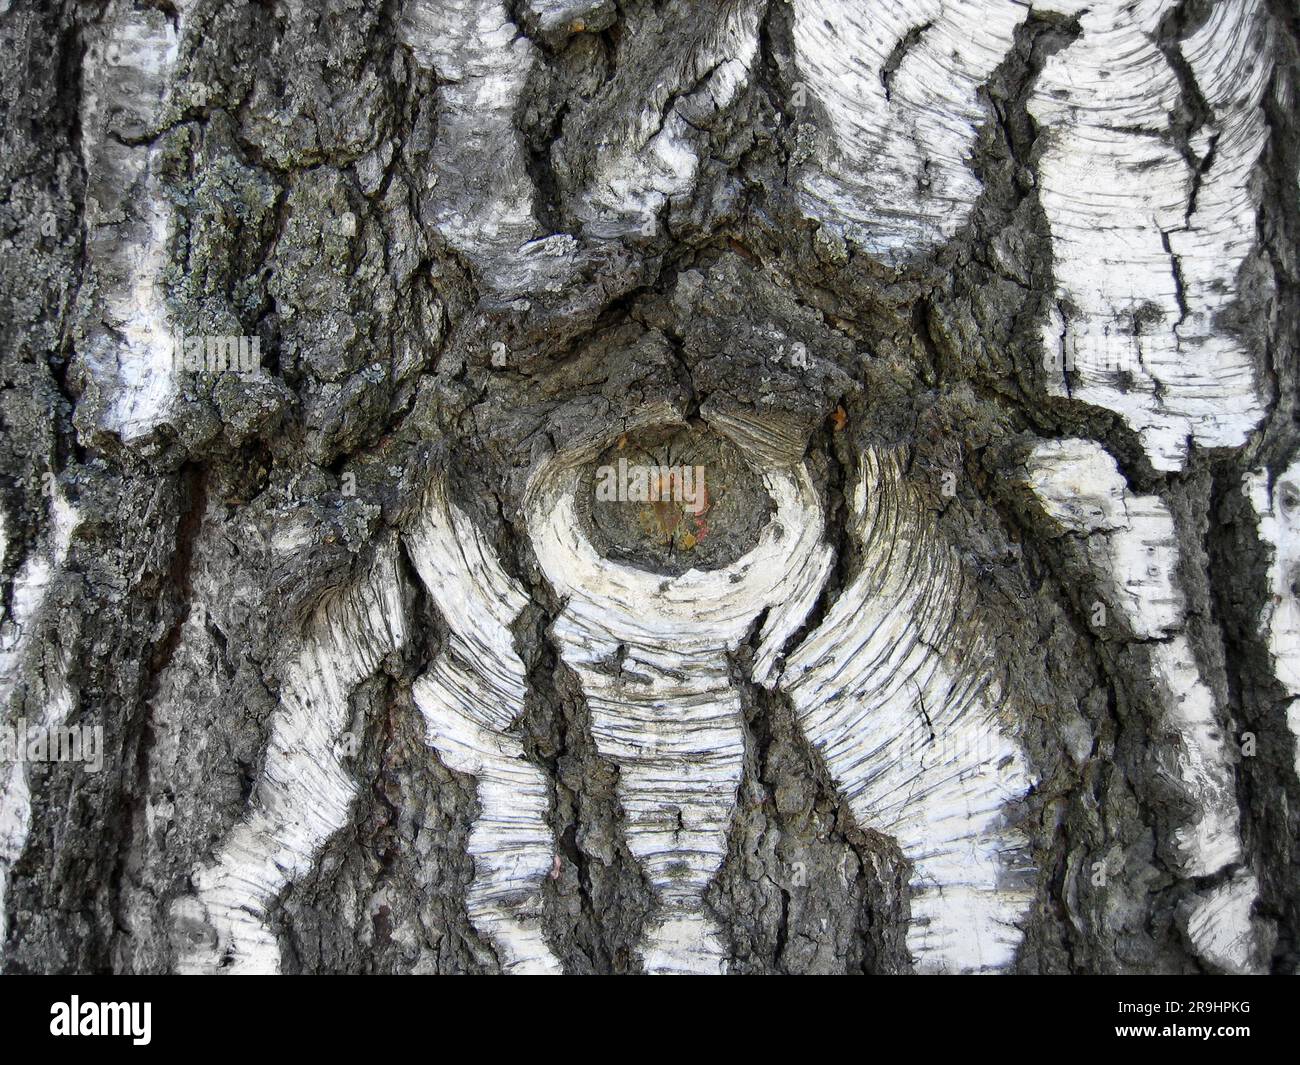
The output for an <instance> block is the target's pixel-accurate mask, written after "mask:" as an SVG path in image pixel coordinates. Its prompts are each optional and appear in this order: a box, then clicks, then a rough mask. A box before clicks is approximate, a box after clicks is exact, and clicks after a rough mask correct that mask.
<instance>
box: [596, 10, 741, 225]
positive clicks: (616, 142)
mask: <svg viewBox="0 0 1300 1065" xmlns="http://www.w3.org/2000/svg"><path fill="white" fill-rule="evenodd" d="M760 15H761V9H760V6H759V5H758V4H755V3H753V2H751V0H743V2H741V3H732V4H730V5H729V6H728V8H727V10H726V11H725V14H724V15H723V16H722V17H721V18H720V19H718V20H717V22H716V24H715V25H713V26H710V27H709V30H708V32H707V33H706V34H705V36H704V38H703V39H702V40H701V41H699V42H698V43H697V44H696V45H695V46H694V47H693V48H692V49H690V51H689V52H688V54H687V56H686V58H685V59H684V60H682V61H678V62H676V63H675V66H674V69H672V70H670V71H665V72H663V73H662V74H661V75H660V76H659V77H658V78H657V79H656V80H655V81H654V82H653V83H652V85H651V86H650V89H649V99H648V100H647V102H646V105H645V107H644V108H642V109H641V111H640V112H639V113H637V114H635V115H633V116H632V117H631V118H630V119H629V120H628V123H627V126H626V128H625V129H623V130H622V131H621V132H620V134H619V135H617V136H616V137H614V138H612V140H611V142H609V143H603V144H601V145H600V148H601V151H600V158H599V160H598V170H597V172H596V174H595V177H594V178H593V180H592V183H591V186H590V187H589V188H588V189H587V190H586V192H585V193H584V195H583V197H582V200H581V202H580V204H579V207H578V214H579V216H580V217H581V218H582V220H583V231H584V232H585V233H587V234H588V235H590V236H594V237H601V238H616V237H621V236H626V235H629V234H634V233H639V234H640V235H641V236H646V237H649V236H653V235H654V234H655V232H656V231H657V229H658V218H659V216H660V215H661V213H662V212H663V211H664V210H665V208H666V207H667V205H668V203H669V201H670V200H671V199H673V198H674V197H679V196H683V195H685V194H686V193H688V192H689V191H690V189H691V187H692V185H693V184H694V182H695V175H696V171H697V170H698V168H699V155H698V152H697V151H696V149H695V147H694V141H695V140H697V139H698V137H699V133H698V131H699V130H700V129H705V128H707V127H708V125H709V124H710V123H711V122H712V121H713V119H714V118H715V117H716V116H717V114H718V113H719V112H721V111H723V110H725V109H726V108H727V107H728V106H730V104H731V102H732V101H733V100H734V99H735V98H736V96H737V95H738V94H739V92H740V90H741V89H742V88H744V86H745V84H746V83H747V82H748V80H749V76H750V72H751V70H752V69H753V65H754V61H755V59H756V58H757V57H758V43H759V42H758V26H759V18H760ZM708 17H712V16H708Z"/></svg>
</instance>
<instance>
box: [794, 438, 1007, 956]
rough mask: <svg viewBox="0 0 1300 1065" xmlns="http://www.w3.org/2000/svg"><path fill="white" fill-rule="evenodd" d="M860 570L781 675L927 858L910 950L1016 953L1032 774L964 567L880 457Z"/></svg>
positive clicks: (825, 743) (825, 749)
mask: <svg viewBox="0 0 1300 1065" xmlns="http://www.w3.org/2000/svg"><path fill="white" fill-rule="evenodd" d="M852 506H853V512H852V524H851V528H850V531H851V534H852V535H853V537H854V538H855V539H856V540H857V541H858V543H859V545H860V547H861V550H862V558H863V563H862V568H861V571H860V572H859V573H858V574H857V575H856V576H855V577H854V578H853V579H852V580H851V581H850V582H849V584H848V585H847V586H846V587H845V588H844V590H843V591H842V592H841V594H840V596H839V598H838V599H837V600H836V602H835V604H834V605H833V606H832V607H831V609H830V611H829V612H828V613H827V615H826V618H825V620H824V621H823V622H822V623H821V624H820V625H819V626H818V627H817V628H816V629H815V630H814V631H813V632H812V633H810V634H809V636H808V637H807V638H806V639H805V640H804V641H803V643H801V644H800V645H799V647H798V648H797V649H796V650H795V651H794V652H793V653H792V654H791V655H790V658H789V660H788V662H787V664H786V667H785V671H784V673H783V675H782V677H781V680H780V686H781V688H782V689H783V690H784V691H786V692H787V693H788V694H789V696H790V699H791V701H792V702H793V704H794V707H795V711H796V713H797V714H798V718H799V722H800V725H801V726H802V728H803V730H804V733H805V735H806V736H807V737H808V739H809V741H810V742H811V743H812V745H813V746H814V747H815V748H816V749H817V750H818V752H819V753H820V754H821V756H822V758H823V759H824V760H825V762H826V766H827V768H828V769H829V770H830V773H831V776H832V777H833V778H834V780H835V783H836V786H837V788H838V789H839V790H840V791H841V793H842V794H843V795H844V796H845V798H846V799H847V800H848V802H849V806H850V808H851V809H852V811H853V815H854V817H855V818H856V819H857V821H858V823H859V824H860V825H861V826H862V827H863V828H866V829H871V830H874V831H877V832H882V833H884V834H886V835H889V836H892V837H894V838H895V839H896V840H897V842H898V845H899V847H900V848H901V849H902V851H903V854H904V855H905V856H906V857H907V859H908V860H909V861H910V862H911V863H912V866H913V870H914V874H913V880H912V884H911V891H912V895H911V904H912V923H911V926H910V928H909V930H908V936H907V942H908V948H909V949H910V950H911V952H912V954H913V957H914V960H915V964H916V968H917V969H918V970H919V971H922V972H988V971H996V970H999V969H1004V968H1006V967H1008V966H1010V965H1011V964H1012V962H1013V961H1014V959H1015V953H1016V948H1017V946H1018V944H1019V942H1020V939H1021V938H1022V933H1021V931H1020V929H1019V928H1018V927H1017V922H1018V921H1019V920H1020V919H1021V918H1022V916H1023V915H1024V913H1025V911H1026V910H1027V909H1028V907H1029V905H1030V902H1031V901H1032V893H1031V891H1030V890H1029V889H1028V873H1029V870H1028V868H1027V866H1026V865H1025V863H1024V857H1023V854H1022V853H1021V847H1022V846H1023V839H1022V837H1021V835H1020V833H1019V832H1018V831H1017V830H1016V829H1014V828H1012V827H1010V825H1009V824H1008V810H1007V807H1008V804H1011V803H1014V802H1015V801H1016V800H1018V799H1020V798H1021V797H1022V796H1023V795H1024V793H1025V792H1026V791H1027V790H1028V788H1029V785H1030V779H1029V776H1028V773H1027V770H1026V767H1025V762H1024V758H1023V755H1022V754H1021V751H1020V749H1019V747H1018V745H1017V744H1016V743H1015V742H1014V741H1013V740H1012V739H1011V738H1010V736H1009V735H1008V734H1007V724H1006V723H1005V722H1004V721H1003V719H1002V718H1003V708H1002V704H1003V702H1004V700H1003V698H1002V696H1001V694H1000V692H999V688H998V685H997V683H996V681H995V680H994V679H993V678H992V676H991V674H990V673H989V672H988V670H987V667H986V663H987V661H988V655H987V653H986V651H985V649H984V648H983V647H982V646H981V642H980V640H979V637H978V633H976V632H974V631H973V630H971V629H970V628H968V621H967V619H968V618H969V617H970V613H971V610H970V608H971V604H970V602H968V595H967V593H966V591H965V589H964V581H963V576H962V573H961V569H960V564H959V562H958V560H957V559H956V558H955V556H954V555H953V553H952V552H951V550H950V549H948V548H947V547H946V546H945V545H943V544H942V543H941V542H940V540H939V539H938V536H937V532H936V530H935V529H934V526H933V523H932V521H930V520H929V519H928V518H927V517H926V515H925V514H924V512H923V510H922V509H921V507H920V506H919V504H918V501H917V500H916V499H915V498H913V496H912V494H911V492H910V491H909V490H908V489H907V487H906V485H905V482H904V481H903V478H902V467H901V463H900V461H899V459H898V458H897V456H895V455H892V454H880V453H876V452H869V453H867V454H866V455H864V456H863V460H862V471H861V479H860V480H859V482H858V484H857V486H856V490H855V492H854V495H853V499H852Z"/></svg>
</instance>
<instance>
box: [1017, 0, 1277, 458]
mask: <svg viewBox="0 0 1300 1065" xmlns="http://www.w3.org/2000/svg"><path fill="white" fill-rule="evenodd" d="M1174 5H1175V0H1157V2H1146V3H1139V4H1133V3H1131V2H1130V0H1095V2H1090V3H1087V4H1086V5H1083V4H1069V5H1066V7H1069V8H1078V9H1079V11H1078V17H1079V23H1080V26H1081V28H1082V33H1081V35H1080V36H1079V38H1078V39H1077V40H1076V41H1075V42H1074V43H1072V44H1071V45H1069V46H1068V47H1067V48H1064V49H1062V50H1061V51H1060V52H1058V53H1056V54H1055V55H1053V56H1052V57H1051V58H1050V59H1049V60H1048V61H1047V64H1046V66H1045V68H1044V69H1043V72H1042V73H1041V75H1040V76H1039V78H1038V81H1037V82H1036V84H1035V91H1034V93H1033V95H1032V97H1031V99H1030V102H1029V110H1030V113H1031V114H1032V115H1033V117H1034V119H1035V120H1036V121H1037V122H1038V123H1039V125H1040V127H1041V129H1042V134H1043V142H1044V143H1045V144H1046V145H1047V149H1046V151H1044V153H1043V156H1042V158H1041V160H1040V162H1039V168H1038V169H1039V190H1040V195H1041V199H1042V205H1043V209H1044V211H1045V212H1046V215H1047V219H1048V222H1049V224H1050V227H1051V233H1052V248H1053V257H1054V260H1055V273H1056V307H1055V309H1054V310H1053V311H1052V312H1051V313H1050V314H1049V320H1048V321H1047V322H1046V323H1044V327H1043V346H1044V353H1045V357H1046V359H1047V360H1048V365H1049V366H1050V367H1055V368H1059V369H1060V370H1062V371H1064V370H1065V369H1068V368H1069V367H1073V368H1074V371H1075V374H1076V375H1077V377H1076V379H1075V382H1074V383H1070V382H1067V380H1066V379H1065V375H1064V373H1063V372H1062V374H1061V375H1060V377H1059V379H1057V380H1054V381H1052V382H1051V383H1050V385H1049V388H1050V390H1051V391H1052V392H1053V393H1055V394H1057V395H1066V394H1069V395H1072V396H1073V397H1074V398H1075V399H1079V400H1083V401H1084V402H1087V403H1093V404H1096V405H1098V406H1101V407H1106V408H1108V409H1110V410H1113V411H1116V412H1117V413H1119V414H1120V415H1121V416H1122V417H1123V418H1124V419H1125V421H1127V422H1128V423H1129V424H1130V425H1131V426H1132V427H1133V428H1134V429H1135V430H1136V431H1137V432H1138V434H1139V436H1140V437H1141V439H1142V442H1143V445H1144V446H1145V448H1146V450H1147V453H1148V455H1149V456H1150V459H1151V462H1152V464H1153V465H1154V466H1155V467H1156V468H1157V469H1161V470H1176V469H1181V468H1182V465H1183V462H1184V461H1185V458H1186V453H1187V447H1188V440H1189V438H1190V439H1193V440H1195V441H1196V442H1197V443H1198V444H1201V445H1203V446H1206V447H1225V446H1235V445H1239V444H1241V443H1243V442H1244V441H1245V439H1246V436H1247V434H1248V433H1249V432H1250V431H1251V430H1252V429H1253V428H1254V427H1255V425H1256V424H1257V423H1258V422H1259V420H1260V418H1261V417H1262V415H1263V406H1264V403H1263V397H1262V396H1261V395H1260V391H1259V389H1260V383H1259V382H1258V381H1257V380H1256V378H1255V372H1254V370H1253V366H1252V359H1251V356H1250V354H1249V352H1248V351H1247V350H1246V349H1245V348H1244V346H1243V345H1242V343H1241V342H1240V341H1239V340H1237V339H1236V338H1235V337H1233V336H1230V335H1229V334H1228V333H1227V331H1226V330H1225V329H1224V328H1223V327H1222V326H1221V325H1220V324H1219V321H1218V319H1219V316H1220V315H1221V313H1222V312H1223V311H1224V310H1226V309H1227V308H1228V307H1229V306H1230V304H1231V303H1232V302H1233V300H1234V299H1235V298H1236V296H1237V274H1238V271H1239V270H1240V268H1241V267H1242V265H1243V264H1244V263H1245V261H1246V258H1247V256H1248V255H1249V254H1250V252H1251V251H1252V249H1253V247H1254V246H1255V242H1256V237H1255V197H1254V194H1253V193H1252V191H1251V188H1250V182H1251V174H1252V172H1253V170H1254V167H1255V164H1256V162H1257V160H1258V159H1259V155H1260V152H1261V151H1262V149H1263V147H1264V144H1265V141H1266V140H1267V137H1268V131H1267V126H1266V124H1265V118H1264V112H1263V110H1262V108H1261V107H1260V101H1261V99H1262V97H1263V93H1264V91H1265V87H1266V85H1267V82H1268V78H1269V73H1270V70H1271V64H1270V63H1269V61H1268V60H1267V58H1266V57H1267V56H1268V54H1269V44H1268V40H1267V33H1268V25H1267V19H1266V17H1265V14H1264V12H1263V10H1262V4H1261V3H1259V2H1258V0H1234V2H1232V3H1220V4H1216V5H1214V7H1213V9H1212V12H1211V14H1210V16H1209V18H1208V20H1207V21H1206V24H1205V25H1204V26H1203V27H1202V28H1201V29H1199V30H1198V31H1196V33H1194V34H1193V35H1191V36H1190V37H1189V38H1188V39H1186V40H1184V41H1183V42H1181V54H1182V57H1183V59H1184V60H1185V61H1186V64H1187V67H1188V69H1189V70H1190V72H1191V76H1192V77H1193V78H1194V80H1195V83H1196V86H1197V87H1198V88H1199V91H1200V92H1201V94H1202V95H1203V96H1204V98H1205V101H1206V103H1207V104H1208V105H1209V107H1210V108H1211V110H1212V111H1213V117H1212V118H1211V120H1210V121H1209V122H1207V123H1206V124H1205V125H1204V126H1202V127H1201V128H1200V129H1197V130H1195V131H1194V132H1193V133H1192V134H1191V136H1190V139H1189V140H1190V143H1189V149H1188V152H1187V154H1186V155H1184V154H1183V153H1182V152H1180V149H1179V146H1178V144H1177V142H1176V140H1175V139H1174V137H1173V130H1172V129H1171V125H1170V114H1171V112H1173V111H1174V110H1175V109H1176V108H1178V106H1179V99H1180V86H1179V80H1178V76H1177V72H1176V71H1175V69H1174V67H1173V66H1172V65H1171V64H1170V62H1169V61H1168V60H1167V59H1166V57H1165V55H1164V54H1162V52H1161V50H1160V48H1159V47H1158V46H1157V44H1156V43H1155V39H1154V38H1155V34H1156V29H1157V26H1158V25H1159V23H1160V21H1161V19H1162V17H1163V16H1164V15H1165V14H1166V13H1167V12H1168V11H1169V10H1170V9H1172V8H1173V7H1174ZM1072 13H1073V12H1072Z"/></svg>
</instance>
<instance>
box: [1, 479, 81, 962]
mask: <svg viewBox="0 0 1300 1065" xmlns="http://www.w3.org/2000/svg"><path fill="white" fill-rule="evenodd" d="M79 520H80V517H79V515H78V513H77V511H76V510H75V509H74V508H73V507H72V506H71V505H70V504H69V503H68V501H67V500H66V499H65V498H64V497H63V495H62V494H60V493H57V492H56V493H55V494H54V495H53V496H51V498H50V531H49V533H48V535H47V537H46V539H45V541H44V542H43V543H42V544H40V545H39V546H38V547H37V549H36V550H35V551H34V552H33V553H32V554H31V555H29V556H28V558H27V559H26V560H25V561H24V562H23V564H22V566H21V567H20V568H19V570H18V572H17V573H16V574H15V575H14V580H13V590H12V595H11V600H12V604H13V605H12V608H11V610H10V612H9V613H8V615H7V616H5V617H4V618H3V619H2V620H0V724H3V725H5V726H7V727H15V719H16V718H17V717H19V716H21V717H23V718H24V719H25V720H26V722H27V724H28V726H29V728H30V727H35V728H43V729H54V728H58V727H59V726H61V725H62V724H63V723H64V722H65V721H67V719H68V717H69V716H70V715H71V713H72V701H73V697H72V692H71V690H70V689H69V687H68V682H67V669H68V665H69V663H68V662H67V661H64V660H58V661H54V662H52V663H50V664H48V665H47V666H46V667H45V668H44V669H43V670H40V671H39V674H38V676H37V677H36V679H37V685H36V686H35V687H34V688H27V689H26V692H25V694H26V697H25V698H19V697H18V696H19V694H20V692H21V691H22V690H23V689H22V679H23V672H24V670H25V669H26V668H31V669H33V670H35V669H36V668H37V667H36V665H35V663H34V662H32V661H31V658H32V652H33V651H34V650H35V649H37V648H39V647H40V646H41V641H40V639H39V638H38V630H39V629H40V628H41V626H42V620H43V618H44V617H45V613H46V611H45V599H46V595H47V593H48V591H49V588H50V585H51V583H52V582H53V581H54V580H55V579H56V578H57V577H58V575H59V573H60V571H61V570H62V567H63V564H64V561H65V560H66V558H67V556H68V547H69V545H70V544H71V542H72V533H73V531H74V530H75V529H76V527H77V523H78V521H79ZM8 547H9V544H8V531H7V529H6V528H5V521H4V515H3V513H2V512H0V560H3V559H4V557H5V554H6V552H7V551H8ZM15 754H17V752H15ZM31 829H32V795H31V788H30V786H29V783H28V779H27V763H26V761H25V760H24V759H22V758H18V757H15V759H14V761H13V762H10V763H5V762H0V957H3V954H4V945H5V939H6V932H7V930H8V927H9V925H8V914H7V910H6V907H5V900H6V899H7V897H8V893H9V872H10V870H11V869H12V868H13V865H14V863H15V862H16V861H18V859H19V858H20V857H22V853H23V850H24V849H25V848H26V846H27V839H28V837H29V836H30V835H31Z"/></svg>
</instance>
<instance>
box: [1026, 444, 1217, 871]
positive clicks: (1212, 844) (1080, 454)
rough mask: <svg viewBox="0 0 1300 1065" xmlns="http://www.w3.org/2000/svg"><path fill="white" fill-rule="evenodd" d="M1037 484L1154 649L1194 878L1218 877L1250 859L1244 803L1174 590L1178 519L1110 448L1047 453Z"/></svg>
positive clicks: (1057, 447) (1186, 864)
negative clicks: (1136, 484)
mask: <svg viewBox="0 0 1300 1065" xmlns="http://www.w3.org/2000/svg"><path fill="white" fill-rule="evenodd" d="M1029 483H1030V486H1031V487H1032V488H1033V490H1034V492H1035V494H1036V495H1037V496H1038V498H1039V499H1040V500H1041V501H1042V504H1043V508H1044V510H1046V511H1047V513H1048V514H1050V515H1051V516H1052V517H1053V518H1055V519H1056V521H1057V522H1058V523H1059V524H1060V525H1061V526H1062V527H1063V528H1065V529H1067V530H1069V531H1070V532H1072V533H1076V534H1079V535H1081V536H1083V537H1084V544H1085V548H1086V551H1087V554H1088V557H1089V561H1090V562H1091V563H1092V565H1093V567H1094V569H1095V571H1096V572H1097V574H1098V575H1099V577H1100V578H1101V579H1102V580H1103V581H1104V583H1105V584H1106V586H1107V587H1108V589H1109V592H1110V595H1111V597H1112V599H1113V601H1114V605H1115V606H1118V608H1119V609H1120V610H1121V611H1122V612H1123V614H1124V617H1125V619H1126V620H1127V622H1128V624H1129V627H1130V628H1131V630H1132V632H1133V635H1134V637H1136V638H1137V639H1139V640H1143V641H1148V642H1149V648H1150V652H1151V664H1152V667H1153V669H1154V671H1155V679H1156V681H1157V683H1158V684H1159V686H1160V690H1161V691H1162V693H1163V696H1164V703H1165V707H1166V712H1167V715H1168V717H1167V720H1168V722H1169V724H1170V725H1171V726H1172V727H1173V729H1174V730H1175V732H1176V733H1177V735H1178V737H1179V743H1178V747H1177V752H1176V761H1177V774H1178V778H1179V780H1180V781H1181V782H1182V784H1183V785H1184V787H1185V789H1186V791H1187V793H1188V796H1189V798H1191V799H1192V801H1193V802H1195V804H1196V807H1197V809H1198V810H1199V815H1198V817H1197V819H1196V820H1195V821H1194V822H1193V823H1192V824H1191V825H1189V826H1186V827H1185V828H1182V829H1180V830H1179V831H1178V832H1177V833H1176V843H1177V845H1178V849H1179V852H1180V854H1181V855H1182V861H1183V872H1184V873H1185V874H1186V875H1187V876H1209V875H1211V874H1213V873H1216V872H1218V871H1219V870H1221V869H1223V868H1224V867H1226V866H1227V865H1229V864H1231V863H1233V862H1237V861H1240V860H1241V856H1242V852H1241V840H1240V833H1239V830H1238V812H1237V801H1236V794H1235V790H1234V785H1233V773H1232V765H1231V762H1230V760H1229V756H1228V750H1227V743H1226V740H1225V738H1224V732H1223V729H1222V727H1221V726H1220V724H1219V717H1218V710H1217V708H1216V707H1215V703H1214V695H1213V693H1212V692H1211V691H1210V689H1209V687H1208V686H1207V685H1206V684H1205V682H1204V681H1203V680H1202V679H1201V676H1200V672H1199V670H1198V668H1197V664H1196V659H1195V657H1194V655H1193V654H1192V649H1191V644H1190V643H1189V641H1188V638H1187V634H1186V632H1185V631H1184V626H1185V621H1186V605H1185V601H1184V599H1183V594H1182V591H1181V590H1180V589H1179V588H1178V587H1177V585H1176V584H1175V583H1174V573H1175V571H1176V569H1177V567H1178V545H1177V540H1176V537H1175V532H1174V519H1173V515H1172V514H1170V513H1169V509H1168V508H1167V507H1166V506H1165V504H1164V503H1163V502H1162V501H1161V500H1160V499H1159V497H1157V496H1138V495H1133V494H1131V493H1130V492H1129V491H1128V489H1127V487H1126V485H1125V481H1124V478H1123V477H1122V476H1121V474H1120V472H1119V470H1118V468H1117V467H1116V465H1115V460H1114V459H1113V458H1111V457H1110V455H1108V454H1107V453H1106V452H1105V451H1104V450H1103V449H1102V447H1101V445H1099V444H1096V443H1093V442H1091V441H1088V440H1055V441H1047V442H1044V443H1042V444H1039V445H1038V446H1037V447H1036V448H1035V449H1034V453H1033V456H1032V458H1031V459H1030V461H1029Z"/></svg>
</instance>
